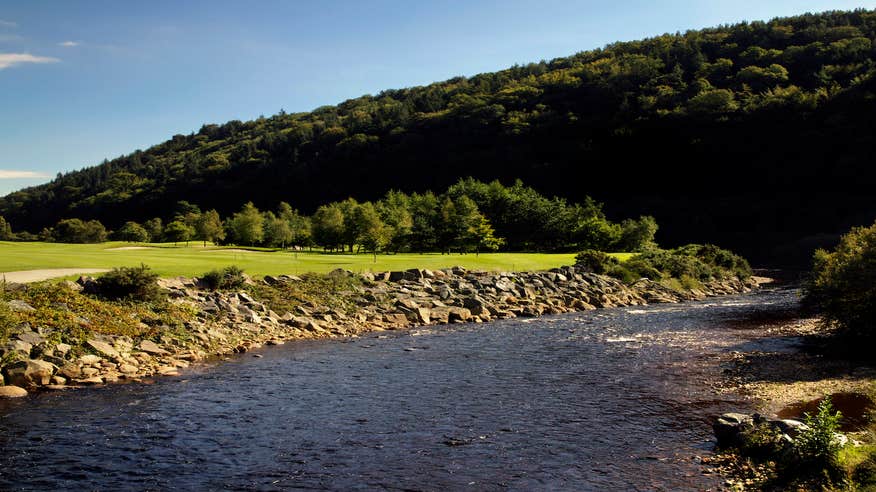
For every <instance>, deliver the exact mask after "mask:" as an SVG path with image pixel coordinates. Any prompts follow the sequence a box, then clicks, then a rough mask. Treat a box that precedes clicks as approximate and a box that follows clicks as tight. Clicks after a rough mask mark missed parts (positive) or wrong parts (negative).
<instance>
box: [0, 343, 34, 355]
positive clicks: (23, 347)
mask: <svg viewBox="0 0 876 492" xmlns="http://www.w3.org/2000/svg"><path fill="white" fill-rule="evenodd" d="M31 349H33V345H31V344H29V343H27V342H23V341H21V340H12V341H10V342H8V343H6V345H4V346H3V350H4V351H5V352H18V353H20V354H24V355H28V356H29V355H30V351H31Z"/></svg>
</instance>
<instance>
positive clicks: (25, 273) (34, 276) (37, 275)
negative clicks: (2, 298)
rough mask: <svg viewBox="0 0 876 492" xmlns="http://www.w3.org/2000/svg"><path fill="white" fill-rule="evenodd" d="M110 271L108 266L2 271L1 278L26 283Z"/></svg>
mask: <svg viewBox="0 0 876 492" xmlns="http://www.w3.org/2000/svg"><path fill="white" fill-rule="evenodd" d="M108 271H109V269H107V268H52V269H47V270H22V271H20V272H5V273H0V278H5V279H6V281H7V282H12V283H18V284H26V283H28V282H39V281H40V280H48V279H50V278H55V277H66V276H67V275H75V274H77V273H102V272H108Z"/></svg>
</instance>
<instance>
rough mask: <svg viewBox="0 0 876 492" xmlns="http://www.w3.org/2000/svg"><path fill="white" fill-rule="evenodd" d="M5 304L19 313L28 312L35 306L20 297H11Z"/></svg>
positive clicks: (33, 309)
mask: <svg viewBox="0 0 876 492" xmlns="http://www.w3.org/2000/svg"><path fill="white" fill-rule="evenodd" d="M6 305H8V306H9V309H11V310H13V311H18V312H20V313H23V312H28V311H36V308H34V307H33V306H31V305H30V304H28V303H26V302H24V301H22V300H20V299H13V300H11V301H7V302H6Z"/></svg>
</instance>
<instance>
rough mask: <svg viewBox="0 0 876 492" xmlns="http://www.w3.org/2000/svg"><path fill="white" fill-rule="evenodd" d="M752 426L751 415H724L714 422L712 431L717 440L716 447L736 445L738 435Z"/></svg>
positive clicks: (731, 413)
mask: <svg viewBox="0 0 876 492" xmlns="http://www.w3.org/2000/svg"><path fill="white" fill-rule="evenodd" d="M753 425H754V419H753V418H752V417H751V415H747V414H744V413H735V412H730V413H725V414H723V415H721V416H720V417H718V418H717V419H716V420H715V423H714V424H712V430H713V431H714V432H715V437H716V438H717V439H718V447H725V446H728V445H733V444H737V441H738V439H739V435H740V433H742V432H743V431H745V430H747V429H750V428H751V427H752V426H753Z"/></svg>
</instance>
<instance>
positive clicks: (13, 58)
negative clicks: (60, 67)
mask: <svg viewBox="0 0 876 492" xmlns="http://www.w3.org/2000/svg"><path fill="white" fill-rule="evenodd" d="M59 61H61V60H59V59H57V58H52V57H50V56H34V55H31V54H29V53H0V70H3V69H4V68H9V67H12V66H15V65H18V64H21V63H55V62H59Z"/></svg>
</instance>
